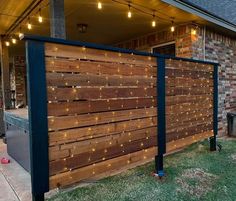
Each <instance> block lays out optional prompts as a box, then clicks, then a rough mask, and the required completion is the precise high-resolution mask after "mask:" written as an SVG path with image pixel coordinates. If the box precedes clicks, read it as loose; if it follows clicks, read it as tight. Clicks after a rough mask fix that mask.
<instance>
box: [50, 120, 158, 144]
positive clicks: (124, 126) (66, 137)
mask: <svg viewBox="0 0 236 201" xmlns="http://www.w3.org/2000/svg"><path fill="white" fill-rule="evenodd" d="M156 125H157V118H156V117H149V118H143V119H135V120H130V121H124V122H116V123H109V124H103V125H94V126H91V127H84V128H76V129H68V130H64V131H55V132H49V144H50V145H55V144H64V143H68V142H73V141H82V140H89V139H90V140H91V139H94V138H98V137H102V136H109V135H113V134H116V133H122V132H123V131H124V130H125V131H126V132H129V131H133V130H137V129H142V128H147V127H152V126H156Z"/></svg>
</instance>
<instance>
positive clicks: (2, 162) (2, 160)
mask: <svg viewBox="0 0 236 201" xmlns="http://www.w3.org/2000/svg"><path fill="white" fill-rule="evenodd" d="M8 163H10V160H9V159H7V158H4V157H3V158H2V159H1V164H8Z"/></svg>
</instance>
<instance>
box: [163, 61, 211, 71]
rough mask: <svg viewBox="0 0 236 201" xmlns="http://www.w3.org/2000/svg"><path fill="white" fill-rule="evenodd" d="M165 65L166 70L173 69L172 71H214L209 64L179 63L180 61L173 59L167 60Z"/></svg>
mask: <svg viewBox="0 0 236 201" xmlns="http://www.w3.org/2000/svg"><path fill="white" fill-rule="evenodd" d="M165 63H166V66H167V67H168V68H174V69H183V70H196V71H203V72H213V71H214V66H213V65H211V64H203V63H197V62H188V61H181V60H175V59H167V60H166V62H165Z"/></svg>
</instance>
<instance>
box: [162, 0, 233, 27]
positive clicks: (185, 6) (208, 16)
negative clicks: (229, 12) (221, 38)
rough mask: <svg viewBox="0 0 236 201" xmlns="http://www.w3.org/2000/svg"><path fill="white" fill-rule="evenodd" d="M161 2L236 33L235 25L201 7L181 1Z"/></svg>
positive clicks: (164, 0) (168, 0)
mask: <svg viewBox="0 0 236 201" xmlns="http://www.w3.org/2000/svg"><path fill="white" fill-rule="evenodd" d="M161 1H163V2H165V3H168V4H170V5H172V6H175V7H177V8H180V9H182V10H184V11H186V12H189V13H193V14H195V15H197V16H199V17H201V18H203V19H205V20H207V21H209V22H212V23H214V24H216V25H219V26H221V27H224V28H226V29H229V30H231V31H233V32H236V25H235V24H233V23H231V22H229V21H227V20H224V19H223V18H221V17H218V16H216V15H214V14H212V13H210V12H208V11H206V10H204V9H201V8H200V7H198V6H195V5H194V4H191V3H187V2H183V1H181V0H161Z"/></svg>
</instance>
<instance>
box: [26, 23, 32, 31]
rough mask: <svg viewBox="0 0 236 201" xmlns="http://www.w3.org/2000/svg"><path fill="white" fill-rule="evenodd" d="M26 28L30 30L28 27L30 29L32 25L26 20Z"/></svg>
mask: <svg viewBox="0 0 236 201" xmlns="http://www.w3.org/2000/svg"><path fill="white" fill-rule="evenodd" d="M27 28H28V29H29V30H30V29H32V25H31V24H30V23H29V22H28V24H27Z"/></svg>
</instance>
